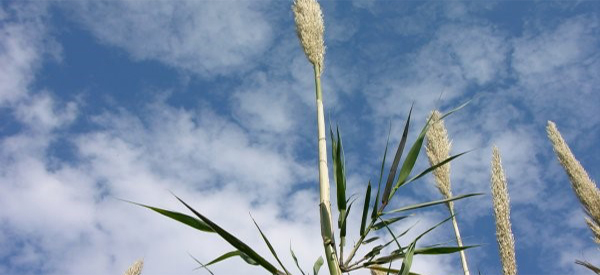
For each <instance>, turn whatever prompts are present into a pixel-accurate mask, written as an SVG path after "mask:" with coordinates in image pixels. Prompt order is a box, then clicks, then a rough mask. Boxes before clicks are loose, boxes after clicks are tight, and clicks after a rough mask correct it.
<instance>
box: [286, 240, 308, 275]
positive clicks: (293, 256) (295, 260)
mask: <svg viewBox="0 0 600 275" xmlns="http://www.w3.org/2000/svg"><path fill="white" fill-rule="evenodd" d="M290 253H292V259H294V262H295V263H296V266H297V267H298V270H300V273H302V275H306V273H304V271H303V270H302V268H300V264H299V263H298V258H296V254H294V250H292V244H291V243H290Z"/></svg>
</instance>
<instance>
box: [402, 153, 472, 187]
mask: <svg viewBox="0 0 600 275" xmlns="http://www.w3.org/2000/svg"><path fill="white" fill-rule="evenodd" d="M469 152H471V151H466V152H462V153H460V154H457V155H454V156H451V157H448V158H447V159H445V160H443V161H442V162H440V163H437V164H435V165H433V166H431V167H429V168H427V169H425V170H424V171H423V172H421V173H419V174H418V175H416V176H414V177H412V178H410V179H409V180H407V181H404V182H402V183H401V184H400V185H399V186H398V187H400V186H402V185H405V184H408V183H409V182H412V181H415V180H417V179H419V178H421V177H422V176H424V175H426V174H428V173H431V172H432V171H433V170H435V169H436V168H438V167H440V166H442V165H444V164H446V163H448V162H450V161H452V160H454V159H455V158H457V157H460V156H462V155H464V154H466V153H469Z"/></svg>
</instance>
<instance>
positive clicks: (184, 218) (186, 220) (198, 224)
mask: <svg viewBox="0 0 600 275" xmlns="http://www.w3.org/2000/svg"><path fill="white" fill-rule="evenodd" d="M120 200H122V199H120ZM122 201H124V202H128V203H131V204H135V205H138V206H141V207H145V208H148V209H150V210H152V211H155V212H157V213H159V214H161V215H164V216H166V217H169V218H171V219H174V220H176V221H178V222H181V223H183V224H186V225H188V226H190V227H193V228H195V229H198V230H200V231H204V232H209V233H214V232H215V231H214V230H213V229H212V228H210V226H209V225H208V224H206V223H205V222H203V221H201V220H199V219H196V218H194V217H190V216H188V215H186V214H182V213H179V212H173V211H169V210H165V209H161V208H157V207H152V206H148V205H144V204H141V203H137V202H132V201H128V200H122Z"/></svg>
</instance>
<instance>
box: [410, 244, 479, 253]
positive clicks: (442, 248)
mask: <svg viewBox="0 0 600 275" xmlns="http://www.w3.org/2000/svg"><path fill="white" fill-rule="evenodd" d="M473 247H478V245H471V246H437V247H423V248H418V249H416V250H415V255H416V254H423V255H441V254H452V253H456V252H459V251H463V250H466V249H469V248H473Z"/></svg>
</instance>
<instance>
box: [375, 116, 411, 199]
mask: <svg viewBox="0 0 600 275" xmlns="http://www.w3.org/2000/svg"><path fill="white" fill-rule="evenodd" d="M412 109H413V105H411V106H410V111H409V112H408V118H407V119H406V123H405V124H404V131H403V132H402V138H401V139H400V143H399V144H398V149H397V150H396V156H394V162H393V163H392V167H390V173H389V174H388V179H387V182H386V184H385V190H384V191H383V197H382V199H381V208H380V210H383V208H384V207H385V206H386V205H387V204H388V202H389V200H390V192H391V191H392V184H393V183H394V179H395V178H396V171H397V170H398V165H399V164H400V158H401V157H402V152H403V151H404V146H405V145H406V139H407V138H408V128H409V125H410V115H411V114H412ZM403 167H404V166H403Z"/></svg>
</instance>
